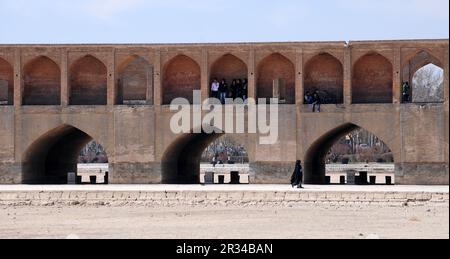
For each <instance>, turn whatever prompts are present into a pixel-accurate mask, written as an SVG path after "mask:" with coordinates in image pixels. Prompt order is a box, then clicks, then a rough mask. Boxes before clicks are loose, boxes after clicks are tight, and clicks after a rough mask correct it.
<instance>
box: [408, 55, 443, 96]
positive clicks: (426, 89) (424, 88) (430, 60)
mask: <svg viewBox="0 0 450 259" xmlns="http://www.w3.org/2000/svg"><path fill="white" fill-rule="evenodd" d="M431 67H434V68H435V69H434V70H435V71H436V73H438V72H440V73H441V74H442V75H443V73H444V69H443V65H442V62H441V61H440V60H439V59H438V58H436V57H435V56H433V55H432V54H430V53H429V52H428V51H426V50H420V51H417V52H416V54H415V55H414V56H412V57H411V58H410V59H409V60H407V61H406V62H405V65H404V66H403V69H402V82H408V83H409V85H410V87H411V92H410V93H409V96H408V98H403V102H411V101H412V102H420V103H423V102H425V103H426V102H430V103H433V102H435V103H436V102H437V103H439V102H442V101H443V99H444V96H443V95H444V84H443V82H442V83H441V84H439V82H436V83H437V84H438V85H436V86H428V85H423V84H421V83H418V82H417V76H418V75H419V74H420V76H421V77H426V78H422V79H424V80H425V81H427V82H425V84H427V83H430V82H428V81H429V79H430V78H428V77H432V76H433V73H432V72H433V71H429V69H428V68H431ZM418 72H421V73H418ZM423 72H424V73H423ZM442 79H443V78H442ZM430 88H433V89H430ZM428 93H430V94H428ZM431 93H433V94H431ZM406 99H408V100H406Z"/></svg>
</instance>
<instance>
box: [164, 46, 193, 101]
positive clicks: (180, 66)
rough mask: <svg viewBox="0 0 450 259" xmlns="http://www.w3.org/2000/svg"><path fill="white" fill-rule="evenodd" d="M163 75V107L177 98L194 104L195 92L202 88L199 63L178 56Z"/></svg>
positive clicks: (186, 57) (183, 56)
mask: <svg viewBox="0 0 450 259" xmlns="http://www.w3.org/2000/svg"><path fill="white" fill-rule="evenodd" d="M163 75H164V76H163V105H169V104H170V103H171V102H172V100H174V99H176V98H185V99H187V100H189V102H190V103H191V104H192V103H193V95H192V94H193V91H194V90H200V88H201V72H200V66H199V65H198V64H197V62H195V61H194V60H193V59H191V58H190V57H188V56H185V55H179V56H176V57H175V58H173V59H172V60H170V61H169V62H168V63H167V64H166V65H165V67H164V73H163Z"/></svg>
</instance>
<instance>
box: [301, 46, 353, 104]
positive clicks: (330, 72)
mask: <svg viewBox="0 0 450 259" xmlns="http://www.w3.org/2000/svg"><path fill="white" fill-rule="evenodd" d="M304 78H305V79H304V88H305V90H304V91H305V93H304V94H305V95H306V93H307V92H310V93H313V92H315V91H319V94H320V95H321V97H322V99H323V103H324V104H341V103H343V102H344V67H343V66H342V63H341V62H340V61H339V60H338V59H337V58H336V57H334V56H333V55H331V54H329V53H326V52H323V53H320V54H318V55H316V56H314V57H312V58H311V59H309V60H308V61H307V62H306V64H305V68H304Z"/></svg>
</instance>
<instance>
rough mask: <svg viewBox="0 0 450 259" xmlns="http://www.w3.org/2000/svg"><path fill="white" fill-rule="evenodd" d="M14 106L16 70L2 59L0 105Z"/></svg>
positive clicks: (0, 59) (0, 64) (0, 67)
mask: <svg viewBox="0 0 450 259" xmlns="http://www.w3.org/2000/svg"><path fill="white" fill-rule="evenodd" d="M13 104H14V69H13V67H12V66H11V64H10V63H9V62H7V61H6V60H4V59H2V58H0V105H13Z"/></svg>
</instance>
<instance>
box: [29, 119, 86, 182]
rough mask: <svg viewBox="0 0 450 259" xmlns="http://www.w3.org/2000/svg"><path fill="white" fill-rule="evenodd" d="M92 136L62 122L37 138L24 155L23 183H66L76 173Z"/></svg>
mask: <svg viewBox="0 0 450 259" xmlns="http://www.w3.org/2000/svg"><path fill="white" fill-rule="evenodd" d="M91 140H93V138H92V137H91V136H90V135H88V134H87V133H85V132H83V131H82V130H80V129H78V128H76V127H74V126H71V125H67V124H64V125H61V126H59V127H57V128H54V129H52V130H50V131H48V132H47V133H45V134H44V135H42V136H41V137H40V138H38V139H37V140H36V141H34V142H33V143H32V144H31V145H30V146H29V147H28V148H27V150H26V151H25V153H24V154H23V159H22V183H23V184H66V183H67V173H69V172H77V165H78V156H79V154H80V151H81V149H82V148H83V147H84V146H86V144H88V143H89V142H90V141H91Z"/></svg>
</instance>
